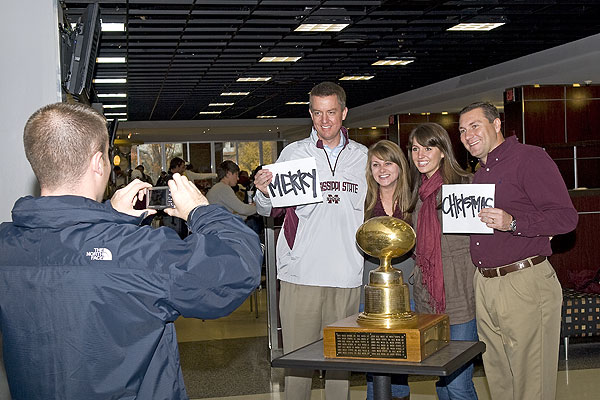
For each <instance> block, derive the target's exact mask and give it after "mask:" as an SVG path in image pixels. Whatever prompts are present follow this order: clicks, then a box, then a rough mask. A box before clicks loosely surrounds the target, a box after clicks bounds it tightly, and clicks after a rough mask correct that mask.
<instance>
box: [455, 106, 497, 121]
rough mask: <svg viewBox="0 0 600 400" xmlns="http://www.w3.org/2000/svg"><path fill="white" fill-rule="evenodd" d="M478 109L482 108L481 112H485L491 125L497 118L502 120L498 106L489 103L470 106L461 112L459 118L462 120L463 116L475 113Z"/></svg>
mask: <svg viewBox="0 0 600 400" xmlns="http://www.w3.org/2000/svg"><path fill="white" fill-rule="evenodd" d="M477 108H481V110H482V111H483V115H484V116H485V118H486V119H487V120H488V122H490V123H491V122H494V120H495V119H496V118H500V113H499V112H498V109H497V108H496V106H494V105H493V104H491V103H488V102H487V101H477V102H475V103H471V104H469V105H468V106H466V107H465V108H463V109H462V110H460V112H459V113H458V117H459V118H460V116H461V115H463V114H465V113H468V112H469V111H473V110H475V109H477Z"/></svg>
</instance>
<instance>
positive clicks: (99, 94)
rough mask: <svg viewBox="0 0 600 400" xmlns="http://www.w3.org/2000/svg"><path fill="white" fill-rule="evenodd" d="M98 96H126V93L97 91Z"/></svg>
mask: <svg viewBox="0 0 600 400" xmlns="http://www.w3.org/2000/svg"><path fill="white" fill-rule="evenodd" d="M98 97H127V93H98Z"/></svg>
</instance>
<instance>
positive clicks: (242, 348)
mask: <svg viewBox="0 0 600 400" xmlns="http://www.w3.org/2000/svg"><path fill="white" fill-rule="evenodd" d="M265 295H266V291H265V290H262V291H260V293H259V296H258V297H259V316H258V318H256V316H255V313H254V312H251V311H250V306H249V301H246V302H245V303H244V304H243V305H242V306H241V307H240V308H239V309H238V310H236V311H235V312H233V314H231V315H230V316H228V317H225V318H221V319H219V320H206V321H202V320H194V319H183V318H180V319H179V320H177V321H176V323H175V325H176V327H177V336H178V339H179V342H180V353H181V365H182V369H183V375H184V379H185V382H186V387H187V390H188V394H189V395H190V397H191V398H192V399H212V400H222V399H228V400H279V399H283V397H284V396H283V393H282V392H281V391H282V390H283V371H282V370H280V369H276V368H271V367H270V364H269V348H268V339H267V336H266V335H267V316H266V297H265ZM561 357H562V358H564V355H563V354H562V348H561ZM475 375H476V377H475V378H474V382H475V387H476V389H477V394H478V396H479V399H480V400H488V399H490V396H489V393H488V389H487V380H486V378H485V376H484V373H483V369H482V367H481V366H480V365H478V366H476V371H475ZM409 384H410V387H411V400H434V399H436V396H435V388H434V379H432V378H430V377H411V378H410V383H409ZM322 387H323V382H322V380H321V379H319V377H318V375H317V374H315V377H314V379H313V388H314V389H313V393H312V399H313V400H314V399H325V394H324V393H323V390H322ZM599 393H600V342H598V343H596V342H590V343H572V344H571V345H570V346H569V362H568V363H567V362H565V361H564V360H561V361H560V362H559V372H558V385H557V397H556V398H557V400H575V399H576V400H586V399H600V394H599ZM351 399H352V400H364V399H365V379H364V374H360V373H353V374H352V388H351Z"/></svg>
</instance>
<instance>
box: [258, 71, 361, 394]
mask: <svg viewBox="0 0 600 400" xmlns="http://www.w3.org/2000/svg"><path fill="white" fill-rule="evenodd" d="M309 111H310V115H311V118H312V121H313V128H312V132H311V134H310V136H309V137H308V138H306V139H303V140H300V141H297V142H295V143H292V144H290V145H289V146H287V147H286V148H284V149H283V151H282V152H281V155H280V156H279V159H278V160H277V162H282V161H289V160H294V159H301V158H307V157H314V158H315V160H316V163H317V172H318V174H319V179H320V182H321V192H322V194H323V202H322V203H317V204H308V205H302V206H297V207H289V208H285V209H278V208H272V206H271V201H270V199H269V198H268V196H269V194H268V185H269V183H270V182H271V180H272V178H273V175H272V173H271V172H270V171H268V170H265V169H262V170H261V171H259V172H258V173H257V174H256V177H255V180H254V182H255V185H256V188H257V189H258V192H257V195H256V197H255V202H256V206H257V211H258V213H259V214H261V215H265V216H268V215H278V214H283V213H285V220H284V223H283V229H282V230H281V233H280V235H279V239H278V242H277V278H278V279H280V280H281V293H280V300H279V312H280V316H281V328H282V334H283V350H284V353H289V352H290V351H293V350H295V349H297V348H300V347H302V346H304V345H306V344H309V343H311V342H314V341H316V340H318V339H320V338H321V337H322V332H323V327H324V326H326V325H328V324H330V323H333V322H335V321H338V320H340V319H343V318H345V317H347V316H350V315H352V314H355V313H357V312H358V306H359V299H360V286H361V284H362V269H363V257H362V255H361V253H360V252H359V250H358V248H357V246H356V243H355V239H354V235H355V233H356V230H357V229H358V227H359V226H360V225H361V224H362V222H363V218H364V216H363V208H364V201H365V193H366V180H365V168H366V166H367V148H366V147H365V146H363V145H361V144H359V143H356V142H354V141H353V140H350V139H349V138H348V133H347V130H346V128H344V127H343V126H342V121H343V120H344V119H345V118H346V113H347V112H348V109H347V108H346V93H345V92H344V89H342V87H341V86H339V85H337V84H335V83H332V82H323V83H320V84H318V85H317V86H315V87H314V88H313V89H312V91H311V93H310V110H309ZM312 375H313V371H312V370H290V371H288V372H287V373H286V378H285V393H286V399H287V400H295V399H309V398H310V390H311V382H312ZM348 378H349V373H348V372H344V371H328V372H327V374H326V383H325V396H326V398H327V399H328V400H331V399H344V400H346V399H347V398H349V389H350V387H349V386H350V385H349V380H348Z"/></svg>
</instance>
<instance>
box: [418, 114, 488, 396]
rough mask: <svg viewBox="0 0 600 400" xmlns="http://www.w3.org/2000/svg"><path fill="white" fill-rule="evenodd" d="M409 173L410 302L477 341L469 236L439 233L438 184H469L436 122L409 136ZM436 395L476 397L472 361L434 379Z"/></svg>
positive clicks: (457, 334)
mask: <svg viewBox="0 0 600 400" xmlns="http://www.w3.org/2000/svg"><path fill="white" fill-rule="evenodd" d="M408 141H409V144H410V146H411V147H410V153H411V157H409V159H410V170H411V175H412V182H413V190H412V205H411V207H410V210H411V211H413V213H412V216H413V226H414V227H416V232H417V244H416V246H415V260H416V263H415V269H414V301H415V309H416V311H417V312H419V313H427V314H448V316H449V317H450V339H451V340H477V326H476V323H475V298H474V292H473V274H474V273H475V267H474V266H473V263H472V262H471V256H470V253H469V236H468V235H458V234H443V233H442V229H441V223H440V221H441V210H440V201H441V187H442V184H444V185H446V184H456V183H470V181H471V174H469V173H467V172H466V171H464V170H463V169H462V168H461V167H460V165H459V164H458V162H457V161H456V158H455V156H454V151H453V150H452V143H451V142H450V137H449V136H448V132H446V130H445V129H444V128H443V127H441V126H440V125H438V124H434V123H427V124H421V125H419V126H417V127H416V128H415V129H413V131H412V132H411V133H410V135H409V138H408ZM436 390H437V394H438V398H439V399H441V400H443V399H477V393H476V392H475V387H474V385H473V363H469V364H467V365H465V366H464V367H462V368H460V369H459V370H458V371H456V372H455V373H454V374H452V375H451V376H448V377H441V378H440V380H439V381H438V382H437V383H436Z"/></svg>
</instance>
